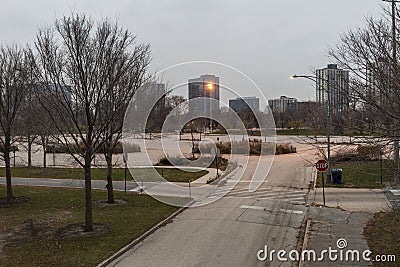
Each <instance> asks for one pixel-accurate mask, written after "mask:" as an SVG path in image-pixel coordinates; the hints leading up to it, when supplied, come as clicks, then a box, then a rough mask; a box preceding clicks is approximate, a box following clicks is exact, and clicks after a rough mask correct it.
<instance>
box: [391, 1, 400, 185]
mask: <svg viewBox="0 0 400 267" xmlns="http://www.w3.org/2000/svg"><path fill="white" fill-rule="evenodd" d="M392 46H393V47H392V49H393V51H392V52H393V63H394V64H393V76H394V74H395V73H396V72H397V43H396V1H395V0H392ZM393 86H395V83H394V78H393ZM393 89H394V88H393ZM398 125H399V124H398V123H396V126H398ZM396 135H397V129H396ZM396 138H397V136H396ZM394 162H395V164H396V174H395V175H394V184H395V185H397V179H398V177H399V140H398V139H396V140H394Z"/></svg>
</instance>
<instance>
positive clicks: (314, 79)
mask: <svg viewBox="0 0 400 267" xmlns="http://www.w3.org/2000/svg"><path fill="white" fill-rule="evenodd" d="M290 78H291V79H296V78H304V79H308V80H311V81H312V82H314V83H315V89H317V76H312V75H296V74H294V75H292V76H290ZM324 81H325V82H326V83H327V88H326V95H327V103H326V111H325V118H326V138H327V143H328V155H327V156H328V177H327V178H328V179H329V181H330V179H331V95H330V91H331V90H330V86H329V80H324Z"/></svg>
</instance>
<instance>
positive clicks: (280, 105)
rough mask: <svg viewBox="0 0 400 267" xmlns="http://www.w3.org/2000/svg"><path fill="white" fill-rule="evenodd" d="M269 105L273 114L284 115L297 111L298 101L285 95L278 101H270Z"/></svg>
mask: <svg viewBox="0 0 400 267" xmlns="http://www.w3.org/2000/svg"><path fill="white" fill-rule="evenodd" d="M268 105H269V107H270V109H271V111H272V112H274V113H276V112H278V113H284V112H286V111H289V110H296V109H297V99H296V98H294V97H287V96H284V95H283V96H281V97H280V98H278V99H270V100H268Z"/></svg>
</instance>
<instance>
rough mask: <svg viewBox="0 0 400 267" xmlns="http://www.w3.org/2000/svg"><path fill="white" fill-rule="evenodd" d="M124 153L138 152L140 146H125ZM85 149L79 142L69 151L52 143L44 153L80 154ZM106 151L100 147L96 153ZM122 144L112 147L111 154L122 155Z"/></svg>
mask: <svg viewBox="0 0 400 267" xmlns="http://www.w3.org/2000/svg"><path fill="white" fill-rule="evenodd" d="M124 147H125V152H127V153H134V152H140V151H141V150H140V146H139V145H138V144H125V145H124ZM84 149H85V145H84V144H83V143H82V142H80V143H79V148H78V146H77V145H76V144H70V145H69V149H67V147H66V146H65V145H63V144H59V143H53V144H48V145H47V146H46V153H69V151H75V152H76V153H78V152H82V151H83V150H84ZM105 151H106V146H105V145H102V146H101V147H100V148H99V149H97V151H96V153H104V152H105ZM123 152H124V151H123V148H122V143H121V142H118V143H117V144H116V146H115V147H114V150H113V154H121V153H123Z"/></svg>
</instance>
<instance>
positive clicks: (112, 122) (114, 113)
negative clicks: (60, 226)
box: [99, 45, 150, 203]
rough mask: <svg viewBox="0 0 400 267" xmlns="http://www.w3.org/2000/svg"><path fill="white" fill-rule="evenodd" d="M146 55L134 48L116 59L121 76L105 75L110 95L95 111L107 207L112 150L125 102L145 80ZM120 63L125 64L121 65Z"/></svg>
mask: <svg viewBox="0 0 400 267" xmlns="http://www.w3.org/2000/svg"><path fill="white" fill-rule="evenodd" d="M149 53H150V48H149V46H148V45H137V46H135V48H134V49H133V51H132V52H130V55H128V53H127V55H126V57H124V58H122V59H120V60H121V62H120V64H119V65H120V66H121V67H122V66H125V68H126V70H125V71H124V73H122V74H118V72H121V70H120V69H114V72H110V73H109V75H110V76H109V81H108V86H110V89H111V90H112V92H113V93H112V94H108V95H107V96H106V97H105V99H104V100H103V103H102V105H101V108H100V111H99V112H100V113H99V120H100V124H105V125H107V127H106V128H104V131H103V132H102V134H101V142H102V143H103V148H104V149H102V150H103V154H104V157H105V160H106V163H107V201H108V203H114V201H115V200H114V190H113V183H112V181H113V180H112V169H113V154H114V150H115V148H116V147H117V145H118V144H119V143H120V141H121V138H122V126H123V122H124V115H125V112H126V110H127V108H128V105H129V102H130V100H131V99H132V97H133V95H134V94H135V92H136V90H137V89H138V88H139V87H140V86H141V85H142V83H143V82H144V81H145V80H147V77H146V70H147V66H148V64H149ZM124 60H127V61H126V62H123V61H124ZM115 75H121V77H120V79H119V80H118V81H114V80H115V79H114V76H115ZM104 120H108V121H109V123H108V122H104ZM125 152H126V153H127V152H129V151H125ZM124 157H125V155H124ZM124 160H125V159H124Z"/></svg>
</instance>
